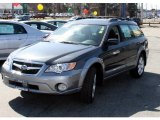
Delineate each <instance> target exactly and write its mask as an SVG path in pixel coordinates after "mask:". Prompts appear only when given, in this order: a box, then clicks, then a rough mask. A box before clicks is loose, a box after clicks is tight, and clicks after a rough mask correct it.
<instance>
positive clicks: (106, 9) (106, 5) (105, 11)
mask: <svg viewBox="0 0 160 120" xmlns="http://www.w3.org/2000/svg"><path fill="white" fill-rule="evenodd" d="M107 14H108V13H107V3H105V16H107Z"/></svg>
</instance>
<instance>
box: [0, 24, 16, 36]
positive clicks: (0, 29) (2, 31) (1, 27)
mask: <svg viewBox="0 0 160 120" xmlns="http://www.w3.org/2000/svg"><path fill="white" fill-rule="evenodd" d="M10 34H14V26H13V25H12V24H7V23H2V24H0V35H10Z"/></svg>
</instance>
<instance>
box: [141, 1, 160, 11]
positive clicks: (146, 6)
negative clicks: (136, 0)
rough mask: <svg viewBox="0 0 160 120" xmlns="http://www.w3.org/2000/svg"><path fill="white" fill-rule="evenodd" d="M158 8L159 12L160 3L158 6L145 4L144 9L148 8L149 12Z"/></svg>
mask: <svg viewBox="0 0 160 120" xmlns="http://www.w3.org/2000/svg"><path fill="white" fill-rule="evenodd" d="M156 7H157V10H160V3H158V4H152V3H143V9H146V8H147V10H151V9H156Z"/></svg>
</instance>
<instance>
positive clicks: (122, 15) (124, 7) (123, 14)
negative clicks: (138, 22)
mask: <svg viewBox="0 0 160 120" xmlns="http://www.w3.org/2000/svg"><path fill="white" fill-rule="evenodd" d="M121 17H123V18H125V17H126V3H121Z"/></svg>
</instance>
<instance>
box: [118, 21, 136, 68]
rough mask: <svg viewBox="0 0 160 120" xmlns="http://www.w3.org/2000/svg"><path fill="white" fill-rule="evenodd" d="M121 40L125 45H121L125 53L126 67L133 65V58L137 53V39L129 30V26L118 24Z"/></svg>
mask: <svg viewBox="0 0 160 120" xmlns="http://www.w3.org/2000/svg"><path fill="white" fill-rule="evenodd" d="M120 30H121V35H122V41H121V43H123V44H124V45H125V46H124V47H123V49H124V51H125V52H124V53H125V57H126V59H125V64H126V66H127V68H129V67H133V66H134V65H135V59H136V55H137V41H138V39H137V38H135V35H134V33H133V31H132V30H131V28H130V26H129V25H127V24H125V25H120Z"/></svg>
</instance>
